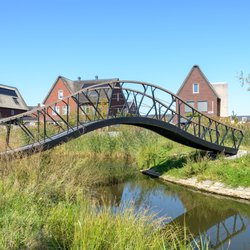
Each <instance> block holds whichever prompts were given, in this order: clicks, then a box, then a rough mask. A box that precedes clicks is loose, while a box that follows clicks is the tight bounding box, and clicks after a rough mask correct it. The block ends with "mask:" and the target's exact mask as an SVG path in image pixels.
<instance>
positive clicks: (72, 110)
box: [0, 80, 244, 155]
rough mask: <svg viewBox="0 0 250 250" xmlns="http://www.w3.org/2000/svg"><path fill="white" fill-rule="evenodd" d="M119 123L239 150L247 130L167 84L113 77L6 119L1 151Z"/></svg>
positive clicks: (32, 147) (42, 145) (44, 144)
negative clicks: (220, 118) (209, 113)
mask: <svg viewBox="0 0 250 250" xmlns="http://www.w3.org/2000/svg"><path fill="white" fill-rule="evenodd" d="M185 106H186V107H188V108H189V110H190V112H189V113H188V115H187V116H185V115H183V114H182V110H183V109H184V107H185ZM111 121H112V122H111ZM103 122H105V123H103ZM115 123H123V124H131V125H137V126H140V127H145V128H148V129H151V130H153V131H155V132H157V133H159V134H162V135H164V136H165V137H168V138H170V139H172V140H175V141H177V142H180V143H183V144H185V145H188V146H191V147H195V148H199V149H204V150H211V151H215V152H223V151H224V152H225V153H228V154H236V153H237V151H238V149H239V146H240V144H241V142H242V140H243V136H244V135H243V132H242V131H241V130H239V129H237V128H234V127H232V126H230V125H226V124H224V123H222V122H220V121H218V120H216V119H214V118H212V117H209V116H206V115H204V114H203V113H201V112H199V111H198V110H196V109H195V108H193V107H192V106H190V105H189V104H188V103H186V102H184V101H183V100H182V99H181V98H179V97H178V96H176V95H175V94H173V93H171V92H170V91H168V90H166V89H164V88H161V87H158V86H156V85H153V84H150V83H145V82H138V81H126V80H124V81H111V82H104V83H101V84H98V85H94V86H91V87H88V88H85V89H82V90H80V91H78V92H76V93H74V94H72V95H70V96H67V97H64V98H63V99H62V100H58V101H57V102H55V103H52V104H49V105H46V106H44V107H40V108H36V109H34V110H31V111H29V112H26V113H23V114H20V115H17V116H13V117H9V118H5V119H1V120H0V143H1V144H0V145H1V146H0V151H1V155H5V154H13V153H19V152H34V151H36V150H45V149H47V148H50V147H53V146H55V145H57V144H59V143H61V142H62V141H66V140H68V139H72V138H75V137H77V136H80V135H81V134H83V133H86V132H88V130H87V129H86V128H88V127H89V126H92V127H93V126H94V125H93V124H95V126H94V127H93V128H92V129H90V130H89V131H92V130H94V129H96V128H99V127H103V126H106V125H112V124H115ZM98 124H100V126H98Z"/></svg>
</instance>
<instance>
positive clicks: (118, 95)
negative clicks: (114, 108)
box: [116, 93, 120, 102]
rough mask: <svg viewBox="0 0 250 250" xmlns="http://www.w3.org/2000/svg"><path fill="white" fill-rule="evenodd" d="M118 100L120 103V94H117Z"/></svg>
mask: <svg viewBox="0 0 250 250" xmlns="http://www.w3.org/2000/svg"><path fill="white" fill-rule="evenodd" d="M116 100H117V102H119V101H120V93H117V97H116Z"/></svg>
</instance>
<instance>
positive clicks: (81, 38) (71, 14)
mask: <svg viewBox="0 0 250 250" xmlns="http://www.w3.org/2000/svg"><path fill="white" fill-rule="evenodd" d="M249 10H250V1H248V0H245V1H244V0H238V1H233V0H232V1H226V0H220V1H218V0H209V1H201V0H199V1H198V0H195V1H191V0H190V1H186V0H182V1H181V0H177V1H168V0H143V1H142V0H137V1H136V0H126V1H125V0H124V1H122V0H105V1H101V0H99V1H97V0H91V1H90V0H89V1H85V0H81V1H80V0H79V1H77V0H71V1H69V0H60V1H59V0H50V1H48V0H43V1H34V0H22V1H19V0H8V1H4V0H0V83H1V84H6V85H13V86H16V87H18V88H19V90H20V91H21V92H22V95H23V96H24V98H25V100H26V102H27V103H28V104H29V105H36V104H37V103H39V102H42V101H43V99H44V97H45V95H46V94H47V92H48V91H49V88H50V87H51V85H52V84H53V82H54V81H55V79H56V77H57V76H58V75H63V76H65V77H68V78H70V79H72V80H76V79H77V77H78V76H81V78H82V79H93V78H94V77H95V75H98V76H99V78H111V77H119V78H120V79H131V80H139V81H147V82H151V83H154V84H157V85H161V86H163V87H165V88H167V89H169V90H170V91H172V92H177V90H178V88H179V86H180V85H181V83H182V82H183V80H184V79H185V77H186V75H187V74H188V72H189V70H190V69H191V67H192V66H193V65H194V64H197V65H199V66H200V68H201V69H202V70H203V72H204V73H205V75H206V76H207V78H208V79H209V81H210V82H216V81H226V82H228V84H229V114H231V113H232V110H234V111H235V112H236V114H238V115H242V114H249V115H250V92H247V91H246V87H245V88H242V87H241V85H240V83H239V81H238V79H237V74H238V73H239V72H240V71H241V70H243V71H244V72H246V73H250V32H249V30H250V19H249Z"/></svg>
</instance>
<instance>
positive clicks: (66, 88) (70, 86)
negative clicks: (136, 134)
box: [43, 76, 125, 118]
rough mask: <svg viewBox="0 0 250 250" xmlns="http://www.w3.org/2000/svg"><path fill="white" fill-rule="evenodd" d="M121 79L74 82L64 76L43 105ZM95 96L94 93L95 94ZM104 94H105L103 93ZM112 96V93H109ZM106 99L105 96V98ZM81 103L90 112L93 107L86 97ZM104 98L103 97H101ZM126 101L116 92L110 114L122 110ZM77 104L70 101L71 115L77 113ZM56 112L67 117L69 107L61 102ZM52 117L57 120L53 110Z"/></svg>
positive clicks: (118, 91)
mask: <svg viewBox="0 0 250 250" xmlns="http://www.w3.org/2000/svg"><path fill="white" fill-rule="evenodd" d="M118 80H119V79H117V78H116V79H98V78H96V79H95V80H81V79H78V80H76V81H72V80H70V79H67V78H65V77H63V76H58V77H57V79H56V81H55V82H54V84H53V85H52V87H51V89H50V91H49V92H48V94H47V96H46V97H45V99H44V101H43V104H44V105H47V104H51V103H54V102H56V101H58V100H61V99H63V98H64V97H66V96H69V95H71V94H73V93H75V92H77V91H79V90H81V89H84V88H87V87H90V86H91V85H92V86H93V85H97V84H100V85H101V86H105V85H103V84H101V83H103V82H107V81H118ZM93 94H94V93H93ZM103 94H104V93H103ZM109 94H110V93H109ZM103 97H104V98H105V96H103ZM80 98H81V100H80V102H81V103H82V104H83V108H84V109H85V111H87V112H90V110H91V106H90V105H89V102H88V101H87V100H86V98H85V97H83V96H81V97H80ZM96 98H97V96H94V95H93V97H92V101H93V102H95V101H96ZM101 98H102V96H101ZM124 102H125V99H124V96H123V93H122V92H121V91H120V90H114V91H113V94H112V101H111V107H110V112H111V113H113V114H114V113H116V112H118V111H119V109H121V108H122V107H123V105H124ZM76 107H77V105H76V103H75V101H74V100H73V99H71V98H70V99H69V111H68V112H69V113H70V112H74V111H76ZM55 111H56V112H57V113H58V114H60V115H66V114H67V106H66V104H65V103H63V102H59V103H58V104H57V105H56V107H55ZM49 112H50V115H51V116H53V117H54V118H56V116H57V115H56V113H55V112H53V111H52V110H49Z"/></svg>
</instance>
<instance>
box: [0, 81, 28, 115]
mask: <svg viewBox="0 0 250 250" xmlns="http://www.w3.org/2000/svg"><path fill="white" fill-rule="evenodd" d="M28 110H29V108H28V106H27V104H26V103H25V101H24V99H23V98H22V96H21V94H20V92H19V91H18V89H17V88H15V87H11V86H7V85H2V84H0V119H1V118H6V117H9V116H14V115H18V114H21V113H23V112H26V111H28Z"/></svg>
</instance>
